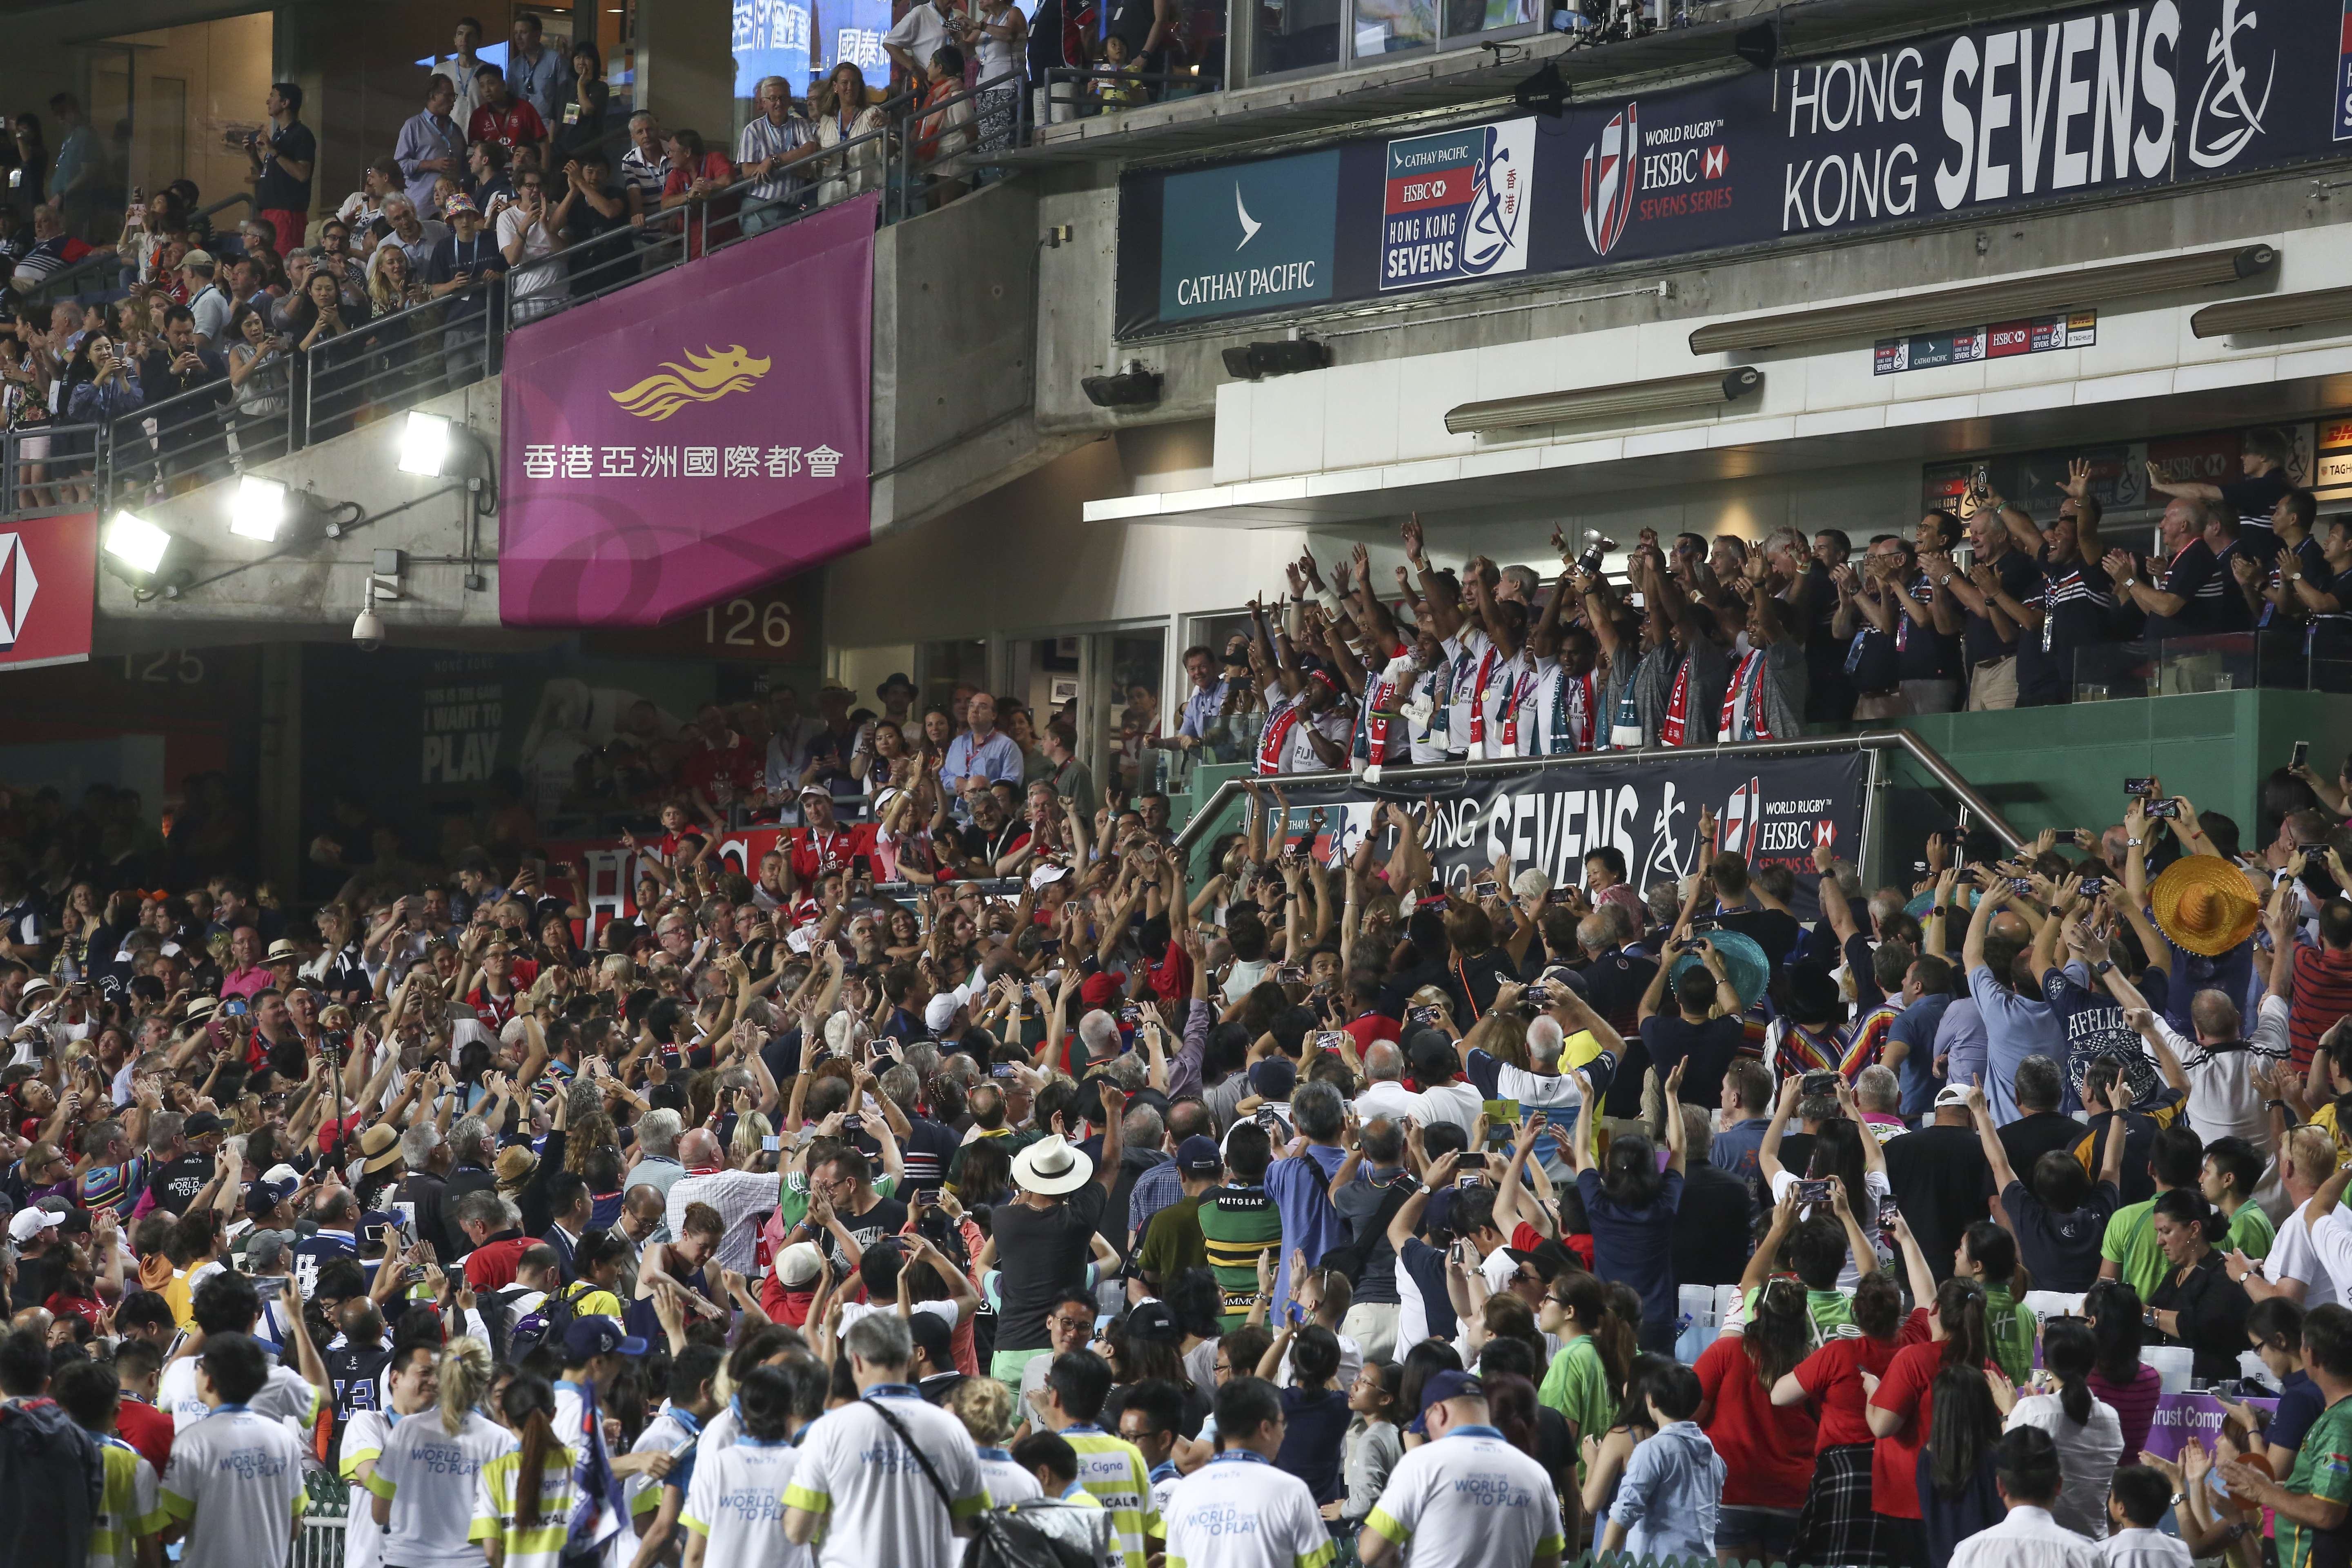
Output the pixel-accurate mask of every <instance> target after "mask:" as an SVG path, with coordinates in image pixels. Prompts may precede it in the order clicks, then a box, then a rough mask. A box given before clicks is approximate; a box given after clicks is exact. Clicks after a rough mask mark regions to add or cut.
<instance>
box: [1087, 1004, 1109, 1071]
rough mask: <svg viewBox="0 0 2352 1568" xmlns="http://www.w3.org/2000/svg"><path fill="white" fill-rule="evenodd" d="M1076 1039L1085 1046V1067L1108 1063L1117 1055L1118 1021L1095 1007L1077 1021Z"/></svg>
mask: <svg viewBox="0 0 2352 1568" xmlns="http://www.w3.org/2000/svg"><path fill="white" fill-rule="evenodd" d="M1078 1038H1079V1039H1080V1040H1081V1041H1083V1042H1085V1044H1086V1047H1087V1066H1092V1065H1093V1064H1095V1063H1097V1062H1106V1061H1108V1060H1109V1059H1110V1058H1113V1057H1115V1056H1117V1055H1118V1019H1116V1018H1114V1017H1112V1016H1110V1015H1109V1014H1108V1013H1106V1012H1104V1011H1103V1010H1102V1009H1101V1008H1099V1007H1097V1008H1095V1009H1094V1010H1093V1011H1092V1012H1089V1013H1087V1015H1086V1016H1083V1017H1081V1018H1080V1019H1079V1020H1078ZM1078 1070H1079V1071H1081V1072H1084V1071H1085V1070H1086V1069H1085V1068H1079V1069H1078Z"/></svg>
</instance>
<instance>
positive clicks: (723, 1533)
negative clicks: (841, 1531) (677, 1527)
mask: <svg viewBox="0 0 2352 1568" xmlns="http://www.w3.org/2000/svg"><path fill="white" fill-rule="evenodd" d="M799 1459H800V1451H799V1450H798V1449H796V1448H794V1447H791V1446H790V1445H789V1444H785V1443H766V1442H761V1440H760V1439H759V1438H757V1437H740V1438H738V1439H736V1442H735V1446H734V1447H731V1448H728V1449H725V1450H724V1451H722V1452H720V1453H716V1454H711V1455H709V1456H707V1457H705V1458H700V1459H698V1460H697V1461H696V1462H695V1467H694V1481H693V1483H692V1484H691V1485H690V1486H688V1488H687V1493H686V1508H685V1510H684V1511H683V1512H681V1513H680V1514H679V1515H678V1522H679V1523H680V1524H682V1525H684V1526H685V1527H686V1528H687V1529H688V1530H690V1531H694V1533H695V1534H697V1535H699V1536H701V1537H702V1538H703V1549H702V1568H810V1565H811V1564H813V1563H815V1561H816V1554H815V1553H814V1552H812V1551H811V1550H810V1549H809V1548H808V1547H805V1546H795V1545H793V1543H792V1542H790V1541H788V1540H786V1539H785V1537H784V1490H785V1489H786V1488H787V1487H789V1486H791V1485H792V1479H793V1469H794V1468H795V1467H796V1466H797V1464H798V1461H799Z"/></svg>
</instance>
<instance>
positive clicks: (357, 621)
mask: <svg viewBox="0 0 2352 1568" xmlns="http://www.w3.org/2000/svg"><path fill="white" fill-rule="evenodd" d="M352 645H353V646H354V647H357V648H358V649H359V650H360V651H361V652H362V653H373V652H374V651H375V650H376V649H378V648H380V647H383V616H379V615H377V614H376V613H375V606H374V605H373V604H371V605H368V607H367V608H366V609H364V610H362V611H361V612H360V613H359V615H358V616H355V617H354V618H353V619H352Z"/></svg>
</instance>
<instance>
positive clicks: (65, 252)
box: [8, 206, 89, 295]
mask: <svg viewBox="0 0 2352 1568" xmlns="http://www.w3.org/2000/svg"><path fill="white" fill-rule="evenodd" d="M88 255H89V246H87V245H85V244H83V243H82V242H81V240H80V239H79V238H78V237H75V236H73V235H71V234H68V232H67V231H66V227H65V220H64V218H62V217H60V216H58V210H57V208H55V207H53V206H37V207H35V208H34V209H33V243H32V246H31V247H30V248H28V249H27V250H26V252H25V254H24V255H23V256H22V257H21V258H18V259H17V260H16V264H15V265H14V267H12V268H10V271H9V274H8V281H9V283H10V284H11V285H12V286H13V287H14V288H15V289H16V292H17V293H18V294H20V295H21V294H29V293H31V292H32V291H33V290H34V289H37V288H39V287H40V286H41V285H42V284H44V283H46V282H47V281H48V280H49V279H51V278H54V277H56V276H57V275H58V273H60V272H63V271H64V270H66V268H69V267H72V266H74V265H75V264H76V263H78V262H79V261H80V260H81V259H82V258H84V257H87V256H88Z"/></svg>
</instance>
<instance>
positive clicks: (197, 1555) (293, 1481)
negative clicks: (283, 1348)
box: [162, 1384, 308, 1568]
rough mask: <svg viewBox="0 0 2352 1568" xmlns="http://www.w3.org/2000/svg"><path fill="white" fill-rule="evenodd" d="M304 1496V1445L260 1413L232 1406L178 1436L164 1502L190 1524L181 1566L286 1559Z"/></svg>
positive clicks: (236, 1565) (231, 1567)
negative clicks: (302, 1446)
mask: <svg viewBox="0 0 2352 1568" xmlns="http://www.w3.org/2000/svg"><path fill="white" fill-rule="evenodd" d="M305 1386H306V1387H307V1386H308V1384H305ZM302 1496H303V1494H302V1448H301V1445H300V1444H299V1442H297V1441H296V1440H295V1436H294V1434H293V1433H291V1432H289V1431H288V1430H287V1429H286V1428H285V1426H283V1425H281V1424H280V1423H279V1422H278V1421H277V1420H276V1419H274V1418H273V1417H270V1416H267V1415H262V1414H260V1413H259V1412H258V1411H255V1410H248V1409H247V1408H246V1407H245V1406H243V1405H222V1406H220V1408H218V1409H217V1410H215V1411H213V1412H211V1413H210V1414H209V1415H206V1416H205V1418H204V1419H203V1420H201V1421H198V1422H195V1423H194V1424H192V1425H190V1426H184V1427H182V1428H181V1429H180V1432H179V1435H178V1436H175V1437H173V1439H172V1463H171V1466H170V1468H167V1469H165V1470H164V1472H163V1492H162V1497H163V1511H164V1512H166V1513H168V1514H170V1515H171V1516H172V1517H173V1519H174V1520H176V1521H179V1522H181V1523H183V1524H184V1525H186V1526H187V1531H188V1534H187V1544H186V1547H185V1549H184V1551H183V1552H182V1553H181V1556H180V1568H254V1565H255V1564H256V1563H283V1562H285V1561H286V1554H287V1552H289V1550H290V1549H291V1548H292V1546H293V1543H294V1521H295V1520H296V1519H297V1518H299V1517H300V1515H301V1512H302Z"/></svg>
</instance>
